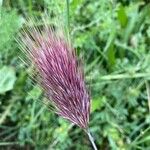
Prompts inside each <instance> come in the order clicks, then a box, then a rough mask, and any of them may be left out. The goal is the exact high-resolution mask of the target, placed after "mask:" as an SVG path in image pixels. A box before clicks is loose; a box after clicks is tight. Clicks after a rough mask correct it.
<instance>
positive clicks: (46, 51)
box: [21, 25, 90, 128]
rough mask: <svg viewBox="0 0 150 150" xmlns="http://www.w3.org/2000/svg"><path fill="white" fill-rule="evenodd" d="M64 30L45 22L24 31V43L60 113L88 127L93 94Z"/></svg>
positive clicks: (42, 82) (26, 51) (75, 122)
mask: <svg viewBox="0 0 150 150" xmlns="http://www.w3.org/2000/svg"><path fill="white" fill-rule="evenodd" d="M69 43H70V42H68V41H67V40H66V38H65V36H64V34H60V32H59V33H57V32H56V31H54V29H52V28H50V27H48V26H47V25H44V27H43V29H42V31H41V30H40V29H39V28H36V27H34V28H32V29H30V30H28V31H25V32H23V34H22V36H21V45H22V47H24V52H25V53H26V54H27V57H28V58H29V60H30V62H32V64H33V65H34V68H35V69H36V71H37V73H38V76H39V77H40V81H39V82H40V85H41V86H42V88H43V89H44V92H45V94H46V96H47V98H48V99H49V100H50V101H51V102H52V104H53V105H54V106H55V108H56V113H57V114H59V115H60V116H62V117H63V118H66V119H68V120H70V121H71V122H72V123H74V124H76V125H78V126H79V127H81V128H87V126H88V122H89V113H90V97H89V94H88V92H87V89H86V86H85V82H84V75H83V71H82V69H81V66H80V65H79V62H78V61H77V57H76V54H75V51H74V49H73V48H72V47H71V44H69Z"/></svg>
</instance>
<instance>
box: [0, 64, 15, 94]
mask: <svg viewBox="0 0 150 150" xmlns="http://www.w3.org/2000/svg"><path fill="white" fill-rule="evenodd" d="M15 81H16V75H15V70H14V69H13V68H10V67H6V66H4V67H3V68H1V69H0V94H3V93H5V92H7V91H10V90H12V89H13V86H14V83H15Z"/></svg>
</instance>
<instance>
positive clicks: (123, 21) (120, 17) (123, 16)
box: [118, 5, 128, 28]
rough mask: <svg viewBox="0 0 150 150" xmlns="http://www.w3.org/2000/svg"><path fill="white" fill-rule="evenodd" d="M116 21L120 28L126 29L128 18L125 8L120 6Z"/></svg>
mask: <svg viewBox="0 0 150 150" xmlns="http://www.w3.org/2000/svg"><path fill="white" fill-rule="evenodd" d="M118 20H119V22H120V25H121V27H122V28H124V27H126V25H127V22H128V18H127V15H126V12H125V8H124V7H123V6H122V5H120V7H119V10H118Z"/></svg>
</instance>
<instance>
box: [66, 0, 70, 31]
mask: <svg viewBox="0 0 150 150" xmlns="http://www.w3.org/2000/svg"><path fill="white" fill-rule="evenodd" d="M66 4H67V10H66V14H67V15H66V16H67V27H68V31H69V29H70V20H69V16H70V14H69V0H66Z"/></svg>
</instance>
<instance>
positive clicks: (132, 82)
mask: <svg viewBox="0 0 150 150" xmlns="http://www.w3.org/2000/svg"><path fill="white" fill-rule="evenodd" d="M67 4H68V5H67ZM45 12H46V13H47V14H49V16H50V20H49V21H52V20H53V19H56V18H58V16H59V17H60V16H61V17H62V18H63V19H64V20H65V26H67V27H69V31H70V37H71V39H72V41H73V46H74V48H75V49H77V51H78V53H79V54H81V55H82V56H83V57H84V62H85V74H86V79H87V85H88V86H89V89H90V92H91V98H92V111H91V116H90V129H91V132H92V134H93V136H94V138H95V139H96V144H97V147H98V149H102V150H130V149H131V150H149V149H150V82H149V80H150V2H149V0H101V1H98V0H70V1H69V0H66V1H59V0H26V1H24V0H0V149H1V150H14V149H15V150H17V149H19V150H20V149H24V150H30V149H37V150H44V149H49V150H53V149H54V150H91V149H92V148H91V145H90V143H89V140H88V137H87V135H85V133H84V132H83V131H82V130H81V129H79V128H78V127H76V126H73V125H71V124H70V123H69V122H67V121H65V120H63V119H62V118H60V117H58V116H57V115H55V114H54V113H53V112H50V111H49V110H47V109H46V107H45V106H44V105H43V104H42V103H39V102H38V100H40V101H42V100H44V97H43V95H42V92H41V90H40V89H39V87H38V86H36V85H35V86H32V82H31V80H30V78H29V74H31V73H32V69H31V67H28V68H26V67H25V65H24V64H23V63H22V62H21V60H20V59H19V58H18V56H19V55H20V50H19V46H18V44H17V43H16V42H15V40H14V37H15V38H16V37H17V33H19V31H20V30H21V28H26V27H28V26H30V25H29V24H26V25H24V23H25V20H26V18H28V17H31V16H34V17H37V18H39V20H38V21H37V25H39V26H42V24H41V21H40V16H42V15H44V14H45Z"/></svg>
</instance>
